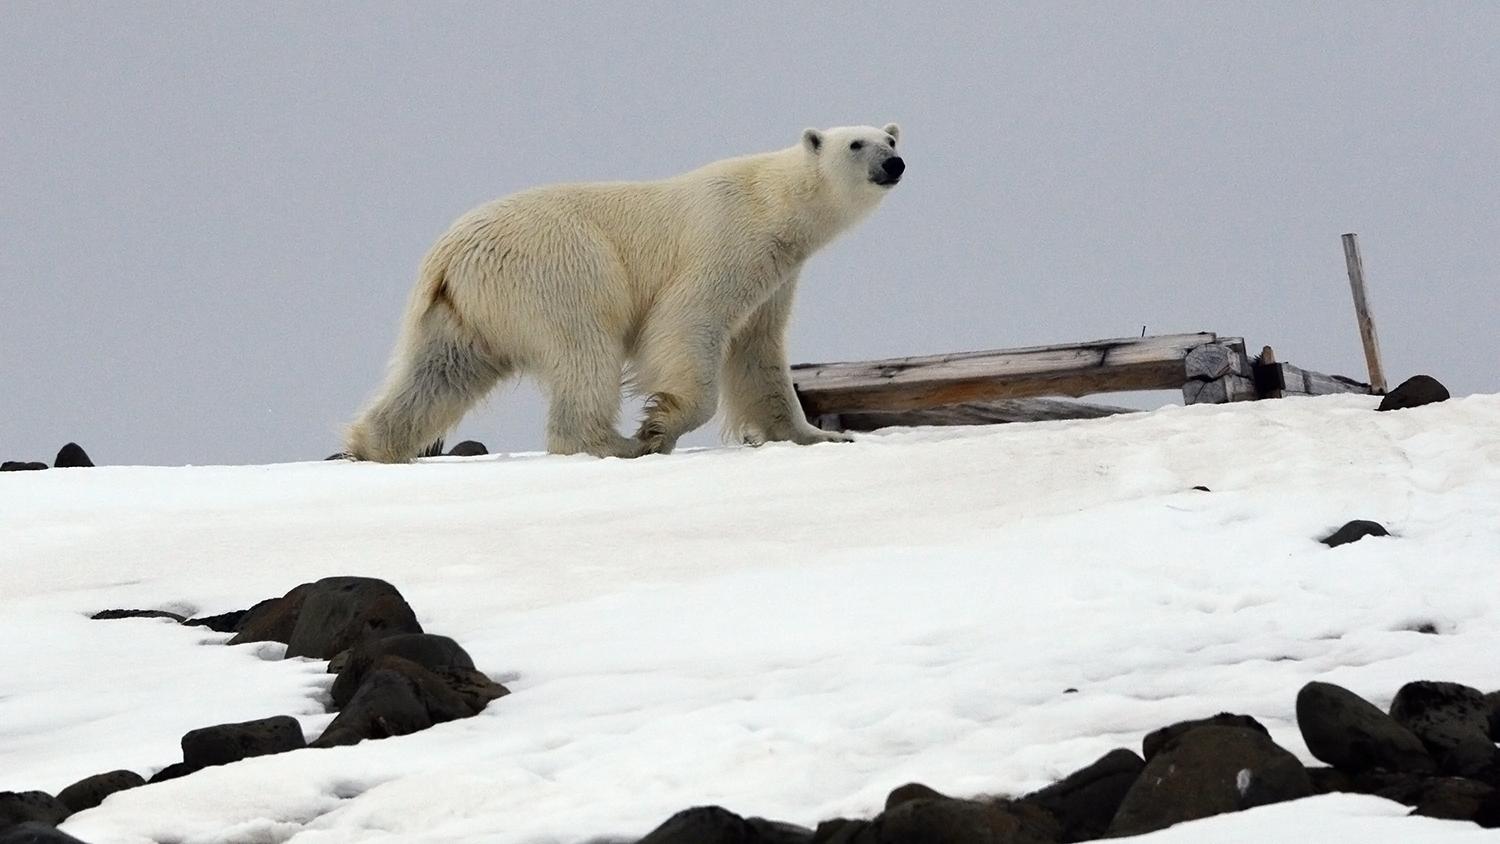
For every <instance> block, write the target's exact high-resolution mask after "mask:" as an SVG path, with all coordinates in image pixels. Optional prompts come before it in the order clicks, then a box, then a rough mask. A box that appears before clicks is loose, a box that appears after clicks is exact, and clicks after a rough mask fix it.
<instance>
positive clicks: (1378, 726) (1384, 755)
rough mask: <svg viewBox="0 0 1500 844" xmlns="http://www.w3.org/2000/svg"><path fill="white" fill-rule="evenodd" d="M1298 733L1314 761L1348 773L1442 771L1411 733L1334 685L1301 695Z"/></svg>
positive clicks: (1304, 689) (1309, 688)
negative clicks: (1436, 769) (1369, 771)
mask: <svg viewBox="0 0 1500 844" xmlns="http://www.w3.org/2000/svg"><path fill="white" fill-rule="evenodd" d="M1297 727H1298V729H1300V730H1301V731H1302V739H1303V740H1304V741H1305V742H1307V749H1308V750H1309V751H1311V753H1312V755H1314V756H1316V757H1318V758H1319V759H1321V760H1323V761H1324V762H1327V763H1328V764H1330V765H1332V766H1334V767H1335V768H1338V769H1339V770H1342V771H1353V772H1357V771H1364V770H1368V769H1370V768H1386V769H1389V770H1394V771H1412V772H1415V773H1431V772H1432V771H1433V770H1434V768H1435V767H1436V766H1435V765H1434V764H1433V760H1432V757H1431V756H1430V755H1428V753H1427V750H1426V748H1424V747H1423V746H1422V742H1421V740H1420V739H1418V738H1417V737H1416V736H1415V735H1413V734H1412V732H1411V731H1410V730H1408V729H1406V728H1405V727H1403V726H1401V725H1400V724H1398V723H1396V719H1394V718H1392V717H1391V716H1389V715H1387V714H1385V713H1384V712H1381V711H1380V709H1379V708H1378V707H1376V706H1375V705H1374V704H1372V703H1370V702H1369V701H1367V700H1365V699H1364V698H1362V697H1360V696H1359V695H1356V694H1355V693H1353V692H1351V691H1349V690H1348V689H1345V688H1343V687H1341V686H1335V685H1333V684H1332V683H1308V684H1307V685H1305V686H1303V687H1302V690H1301V691H1299V692H1298V693H1297Z"/></svg>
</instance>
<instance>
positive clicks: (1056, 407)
mask: <svg viewBox="0 0 1500 844" xmlns="http://www.w3.org/2000/svg"><path fill="white" fill-rule="evenodd" d="M1136 412H1137V411H1136V410H1134V409H1132V408H1128V407H1116V406H1113V405H1107V404H1093V403H1090V402H1079V401H1067V400H1064V399H996V400H994V401H976V402H964V403H962V404H954V405H948V406H946V407H933V408H922V409H920V410H865V411H855V412H850V413H837V414H828V415H825V416H820V417H816V420H817V421H816V422H815V424H817V425H818V426H819V427H824V428H825V429H826V430H836V431H874V430H877V429H879V428H894V427H919V426H929V425H999V424H1006V423H1011V422H1042V421H1048V420H1056V419H1097V418H1099V417H1103V416H1114V415H1115V414H1118V413H1136Z"/></svg>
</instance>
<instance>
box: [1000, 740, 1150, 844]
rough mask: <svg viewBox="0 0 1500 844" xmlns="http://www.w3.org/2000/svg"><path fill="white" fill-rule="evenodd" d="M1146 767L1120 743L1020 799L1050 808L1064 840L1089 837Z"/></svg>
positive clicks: (1096, 834)
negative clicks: (1077, 768)
mask: <svg viewBox="0 0 1500 844" xmlns="http://www.w3.org/2000/svg"><path fill="white" fill-rule="evenodd" d="M1145 767H1146V762H1145V760H1144V759H1142V758H1141V757H1140V756H1138V755H1137V754H1136V753H1135V751H1133V750H1127V749H1125V748H1123V747H1122V748H1119V749H1118V750H1111V751H1110V752H1108V753H1106V754H1104V755H1103V756H1101V757H1100V758H1099V759H1098V760H1096V761H1095V762H1094V763H1093V764H1091V765H1089V766H1088V767H1086V768H1081V769H1079V770H1077V771H1074V772H1073V773H1071V774H1069V775H1068V776H1067V778H1065V779H1063V780H1061V781H1059V782H1055V783H1053V784H1052V785H1049V786H1047V787H1046V788H1043V789H1041V790H1040V791H1034V792H1032V793H1031V794H1028V795H1026V796H1025V797H1024V798H1022V800H1024V801H1025V802H1027V803H1035V804H1036V805H1038V806H1041V807H1042V808H1043V809H1046V810H1047V811H1049V812H1051V813H1052V815H1053V816H1054V817H1056V818H1057V821H1058V823H1059V824H1060V825H1061V827H1062V840H1063V841H1088V840H1090V839H1094V838H1098V837H1100V836H1102V835H1104V832H1105V830H1107V829H1108V828H1109V822H1110V821H1111V820H1112V819H1113V818H1114V816H1115V813H1116V812H1118V811H1119V809H1120V804H1121V803H1123V802H1124V801H1125V795H1126V794H1127V793H1129V792H1130V788H1131V786H1133V785H1134V784H1135V781H1136V779H1137V778H1138V777H1140V774H1141V771H1142V770H1144V769H1145Z"/></svg>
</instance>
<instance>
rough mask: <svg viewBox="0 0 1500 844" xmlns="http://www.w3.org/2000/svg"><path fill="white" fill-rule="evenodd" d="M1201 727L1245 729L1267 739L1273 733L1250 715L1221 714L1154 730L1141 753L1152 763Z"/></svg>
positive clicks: (1149, 734) (1143, 743)
mask: <svg viewBox="0 0 1500 844" xmlns="http://www.w3.org/2000/svg"><path fill="white" fill-rule="evenodd" d="M1199 727H1243V728H1245V729H1247V730H1255V731H1256V732H1258V733H1260V734H1261V735H1263V736H1265V737H1266V738H1270V737H1271V731H1270V730H1267V729H1266V728H1265V727H1264V726H1262V725H1261V723H1260V722H1259V721H1257V720H1255V719H1254V718H1251V717H1250V716H1249V715H1235V714H1233V713H1229V712H1220V713H1219V714H1218V715H1213V716H1210V717H1208V718H1198V719H1196V720H1193V721H1178V722H1177V723H1175V724H1172V725H1170V726H1166V727H1162V728H1161V729H1159V730H1152V731H1151V732H1149V733H1147V734H1146V738H1145V740H1144V741H1142V742H1141V752H1142V753H1143V754H1145V757H1146V761H1147V762H1150V761H1151V758H1152V757H1153V756H1155V755H1156V754H1158V753H1160V752H1161V751H1162V750H1164V749H1166V747H1167V745H1169V744H1171V743H1172V742H1174V741H1176V740H1177V739H1179V738H1181V737H1182V736H1184V735H1186V734H1187V733H1188V732H1190V731H1192V730H1196V729H1198V728H1199Z"/></svg>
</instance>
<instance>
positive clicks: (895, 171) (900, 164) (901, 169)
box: [870, 155, 906, 188]
mask: <svg viewBox="0 0 1500 844" xmlns="http://www.w3.org/2000/svg"><path fill="white" fill-rule="evenodd" d="M905 172H906V162H905V161H902V160H901V156H899V155H893V156H891V157H890V158H887V159H886V160H884V161H882V162H880V169H879V170H876V171H875V172H874V173H871V174H870V181H872V182H874V183H875V184H877V185H880V186H881V187H887V188H888V187H890V186H892V185H894V184H896V183H897V182H899V181H901V174H902V173H905Z"/></svg>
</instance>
